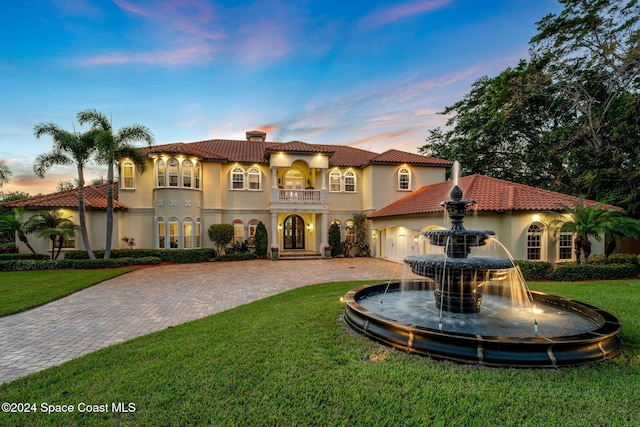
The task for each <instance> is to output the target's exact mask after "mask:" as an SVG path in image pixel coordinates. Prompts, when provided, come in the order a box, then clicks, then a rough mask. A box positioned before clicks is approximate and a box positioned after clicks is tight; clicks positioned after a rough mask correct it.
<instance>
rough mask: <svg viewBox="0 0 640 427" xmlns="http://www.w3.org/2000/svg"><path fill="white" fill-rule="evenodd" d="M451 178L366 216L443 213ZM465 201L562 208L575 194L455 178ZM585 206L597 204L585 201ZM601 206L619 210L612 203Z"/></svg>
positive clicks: (504, 207) (506, 207)
mask: <svg viewBox="0 0 640 427" xmlns="http://www.w3.org/2000/svg"><path fill="white" fill-rule="evenodd" d="M452 185H453V184H452V182H451V181H445V182H440V183H438V184H433V185H427V186H424V187H421V188H419V189H418V190H416V191H414V192H413V193H411V194H409V195H407V196H405V197H403V198H402V199H400V200H398V201H396V202H394V203H392V204H390V205H388V206H385V207H384V208H382V209H380V210H378V211H376V212H374V213H372V214H370V215H369V218H383V217H390V216H402V215H420V214H428V213H437V212H442V210H443V208H442V206H440V203H441V202H443V201H445V200H450V197H449V192H450V191H451V187H452ZM458 185H459V186H460V187H461V188H462V191H463V199H464V200H475V201H476V205H475V207H474V209H476V210H477V211H479V212H483V211H486V212H505V211H562V210H563V209H564V206H573V205H574V204H575V203H576V202H577V201H579V198H578V197H574V196H568V195H566V194H562V193H556V192H554V191H549V190H542V189H540V188H535V187H530V186H528V185H524V184H516V183H514V182H509V181H504V180H501V179H496V178H491V177H488V176H484V175H469V176H465V177H462V178H460V179H459V180H458ZM585 204H586V205H587V206H593V205H596V204H597V202H595V201H593V200H586V201H585ZM603 206H604V207H607V208H610V209H615V210H620V208H618V207H616V206H612V205H603Z"/></svg>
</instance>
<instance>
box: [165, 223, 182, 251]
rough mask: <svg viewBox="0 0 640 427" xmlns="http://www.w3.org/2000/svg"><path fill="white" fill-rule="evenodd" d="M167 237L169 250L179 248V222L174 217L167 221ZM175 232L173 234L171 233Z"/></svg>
mask: <svg viewBox="0 0 640 427" xmlns="http://www.w3.org/2000/svg"><path fill="white" fill-rule="evenodd" d="M168 224H169V226H168V227H167V228H168V233H167V234H168V237H169V239H168V240H169V249H179V248H180V221H179V220H178V218H176V217H175V216H172V217H171V218H169V221H168ZM174 230H175V233H173V231H174Z"/></svg>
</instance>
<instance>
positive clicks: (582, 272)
mask: <svg viewBox="0 0 640 427" xmlns="http://www.w3.org/2000/svg"><path fill="white" fill-rule="evenodd" d="M639 273H640V267H639V266H638V265H634V264H629V263H627V264H606V265H597V264H596V265H594V264H581V265H576V264H570V265H561V266H559V267H557V268H556V269H555V270H554V271H553V272H552V273H551V276H550V277H549V279H551V280H553V281H556V282H570V281H578V280H613V279H629V278H634V277H637V276H638V274H639Z"/></svg>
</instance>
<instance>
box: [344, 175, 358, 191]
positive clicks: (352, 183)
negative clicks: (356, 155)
mask: <svg viewBox="0 0 640 427" xmlns="http://www.w3.org/2000/svg"><path fill="white" fill-rule="evenodd" d="M344 191H348V192H354V191H356V174H355V172H353V171H347V172H345V173H344Z"/></svg>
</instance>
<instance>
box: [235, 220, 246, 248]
mask: <svg viewBox="0 0 640 427" xmlns="http://www.w3.org/2000/svg"><path fill="white" fill-rule="evenodd" d="M243 241H244V224H242V220H240V219H235V220H233V243H242V242H243Z"/></svg>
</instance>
